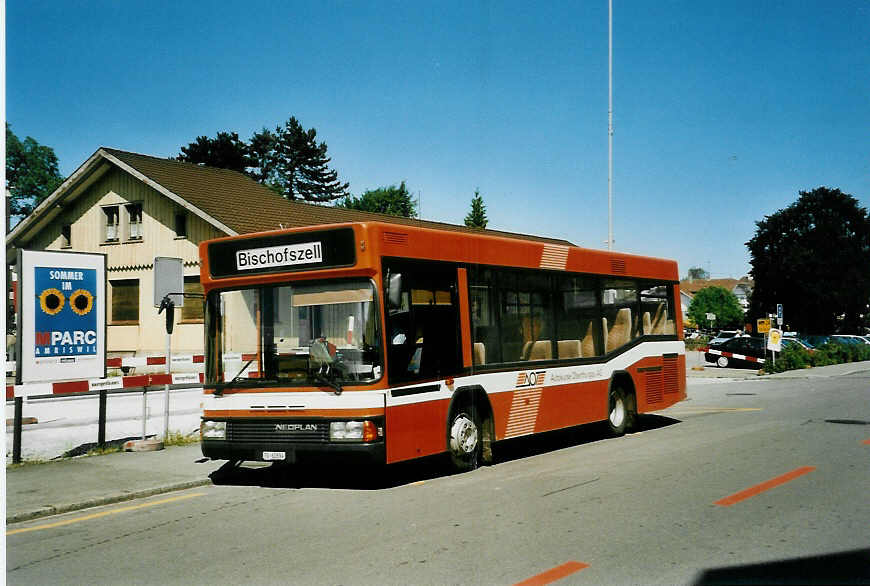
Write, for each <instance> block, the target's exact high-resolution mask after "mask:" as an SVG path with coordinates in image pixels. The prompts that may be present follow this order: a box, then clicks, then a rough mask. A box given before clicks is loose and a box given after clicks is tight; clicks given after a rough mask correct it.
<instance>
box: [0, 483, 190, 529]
mask: <svg viewBox="0 0 870 586" xmlns="http://www.w3.org/2000/svg"><path fill="white" fill-rule="evenodd" d="M204 494H205V493H204V492H195V493H191V494H183V495H181V496H174V497H170V498H166V499H163V500H159V501H151V502H149V503H142V504H140V505H132V506H129V507H122V508H120V509H111V510H108V511H101V512H99V513H93V514H91V515H85V516H84V517H75V518H72V519H64V520H62V521H55V522H54V523H44V524H42V525H35V526H33V527H24V528H22V529H12V530H10V531H7V532H6V535H17V534H18V533H30V532H31V531H42V530H43V529H54V528H56V527H63V526H65V525H72V524H73V523H81V522H82V521H90V520H91V519H99V518H100V517H106V516H108V515H117V514H118V513H126V512H128V511H136V510H138V509H145V508H148V507H153V506H156V505H163V504H166V503H172V502H175V501H181V500H185V499H189V498H193V497H196V496H203V495H204Z"/></svg>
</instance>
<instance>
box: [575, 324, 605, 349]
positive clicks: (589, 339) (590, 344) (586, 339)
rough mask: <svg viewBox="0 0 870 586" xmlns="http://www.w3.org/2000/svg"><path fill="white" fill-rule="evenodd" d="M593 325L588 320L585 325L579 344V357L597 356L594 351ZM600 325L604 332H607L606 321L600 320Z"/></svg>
mask: <svg viewBox="0 0 870 586" xmlns="http://www.w3.org/2000/svg"><path fill="white" fill-rule="evenodd" d="M593 323H594V322H593V321H592V320H591V319H590V320H589V322H588V323H587V324H586V332H585V333H584V334H583V341H582V342H581V343H580V356H597V355H598V353H597V352H596V351H595V328H594V327H592V325H593ZM601 323H602V324H603V325H604V331H607V319H606V318H601ZM581 331H582V330H581Z"/></svg>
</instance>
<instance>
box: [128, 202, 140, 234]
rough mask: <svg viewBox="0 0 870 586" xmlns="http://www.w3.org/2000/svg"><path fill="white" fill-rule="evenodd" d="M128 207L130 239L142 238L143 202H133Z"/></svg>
mask: <svg viewBox="0 0 870 586" xmlns="http://www.w3.org/2000/svg"><path fill="white" fill-rule="evenodd" d="M125 207H126V208H127V221H128V232H127V234H128V240H142V204H141V203H131V204H127V205H126V206H125Z"/></svg>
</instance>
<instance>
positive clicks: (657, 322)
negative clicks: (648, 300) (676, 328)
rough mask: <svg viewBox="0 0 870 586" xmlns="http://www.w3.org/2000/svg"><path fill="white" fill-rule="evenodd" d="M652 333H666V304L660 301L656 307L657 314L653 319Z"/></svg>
mask: <svg viewBox="0 0 870 586" xmlns="http://www.w3.org/2000/svg"><path fill="white" fill-rule="evenodd" d="M650 333H652V334H664V333H665V304H664V303H659V304H658V307H656V314H655V317H653V320H652V331H651V332H650Z"/></svg>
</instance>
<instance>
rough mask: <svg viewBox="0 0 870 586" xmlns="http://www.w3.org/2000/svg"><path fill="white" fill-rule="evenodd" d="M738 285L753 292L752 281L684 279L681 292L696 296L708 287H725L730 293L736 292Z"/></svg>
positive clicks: (681, 282)
mask: <svg viewBox="0 0 870 586" xmlns="http://www.w3.org/2000/svg"><path fill="white" fill-rule="evenodd" d="M737 285H743V286H745V287H749V289H750V290H751V289H752V288H753V286H754V283H753V281H752V280H751V279H746V278H743V279H693V280H689V279H684V280H682V281H680V291H686V292H688V293H691V294H692V295H694V294H695V293H697V292H698V291H700V290H701V289H704V288H706V287H723V288H725V289H727V290H728V291H732V292H733V291H734V288H735V287H736V286H737Z"/></svg>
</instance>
